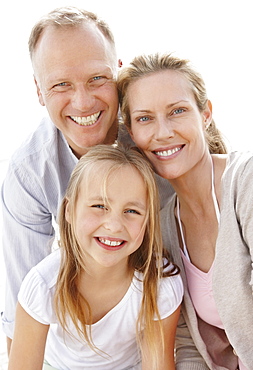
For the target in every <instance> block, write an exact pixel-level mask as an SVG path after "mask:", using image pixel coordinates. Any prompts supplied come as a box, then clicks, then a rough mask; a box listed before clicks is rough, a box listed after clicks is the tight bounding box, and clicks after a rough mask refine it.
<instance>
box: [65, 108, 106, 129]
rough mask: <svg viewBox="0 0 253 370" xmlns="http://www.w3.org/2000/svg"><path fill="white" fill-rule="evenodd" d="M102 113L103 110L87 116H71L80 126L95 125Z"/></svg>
mask: <svg viewBox="0 0 253 370" xmlns="http://www.w3.org/2000/svg"><path fill="white" fill-rule="evenodd" d="M100 114H101V111H99V112H97V113H94V114H92V115H91V116H87V117H81V116H70V118H71V119H72V121H74V122H75V123H77V124H78V125H80V126H92V125H94V123H96V122H97V120H98V118H99V116H100Z"/></svg>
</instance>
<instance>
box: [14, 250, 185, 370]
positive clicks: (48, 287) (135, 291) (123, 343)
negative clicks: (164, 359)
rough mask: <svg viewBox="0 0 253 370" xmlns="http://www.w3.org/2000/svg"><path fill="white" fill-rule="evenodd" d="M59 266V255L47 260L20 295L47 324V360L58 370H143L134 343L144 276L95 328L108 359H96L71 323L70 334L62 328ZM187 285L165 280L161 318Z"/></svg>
mask: <svg viewBox="0 0 253 370" xmlns="http://www.w3.org/2000/svg"><path fill="white" fill-rule="evenodd" d="M59 265H60V251H59V250H57V251H55V252H53V253H52V254H51V255H49V256H48V257H46V258H45V259H44V260H43V261H41V262H40V263H39V264H38V265H37V266H35V267H34V268H32V270H31V271H30V272H29V273H28V274H27V276H26V278H25V279H24V281H23V283H22V286H21V289H20V292H19V296H18V299H19V302H20V304H21V306H22V307H23V308H24V309H25V311H26V312H28V314H29V315H31V316H32V317H33V318H34V319H35V320H37V321H39V322H40V323H42V324H46V325H49V324H50V329H49V332H48V337H47V344H46V350H45V359H46V360H47V361H48V362H49V364H50V365H52V366H53V367H56V368H57V369H59V370H67V369H69V370H78V369H80V370H81V369H82V370H84V369H89V370H90V369H97V370H107V369H108V370H109V369H110V370H112V369H115V370H123V369H141V364H140V353H139V351H138V347H137V343H136V320H137V317H138V313H139V309H140V304H141V299H142V282H141V281H139V280H138V279H140V278H141V274H140V273H137V272H135V275H134V278H133V280H132V283H131V285H130V287H129V289H128V291H127V292H126V294H125V296H124V297H123V298H122V300H121V301H120V302H119V303H118V304H117V305H116V306H115V307H114V308H112V310H111V311H109V312H108V313H107V314H106V315H105V316H104V317H103V318H102V319H101V320H99V321H98V322H96V323H95V324H93V325H92V339H93V341H94V344H95V345H96V346H97V347H98V348H99V349H101V350H102V351H104V352H105V353H106V354H107V355H98V354H97V353H95V352H94V351H93V350H92V349H91V348H90V347H89V346H88V345H87V344H86V343H85V342H84V341H81V340H80V338H79V337H78V334H77V332H76V330H75V327H74V325H73V324H72V323H70V325H69V327H70V332H71V333H72V334H73V335H74V337H72V336H70V335H69V334H67V333H66V332H64V331H63V329H62V327H61V326H60V324H59V323H58V320H57V318H56V315H55V312H54V309H53V298H54V292H55V284H56V280H57V274H58V271H59ZM182 296H183V284H182V281H181V277H180V276H179V275H176V276H172V277H168V278H164V279H162V281H161V283H160V287H159V298H158V307H159V312H160V315H161V318H162V319H164V318H166V317H168V316H169V315H171V314H172V313H173V312H174V311H175V310H176V309H177V307H178V306H179V305H180V303H181V301H182Z"/></svg>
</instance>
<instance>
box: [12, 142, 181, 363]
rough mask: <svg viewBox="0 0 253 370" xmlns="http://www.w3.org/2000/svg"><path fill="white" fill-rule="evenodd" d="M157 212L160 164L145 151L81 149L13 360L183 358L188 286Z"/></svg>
mask: <svg viewBox="0 0 253 370" xmlns="http://www.w3.org/2000/svg"><path fill="white" fill-rule="evenodd" d="M158 214H159V202H158V194H157V189H156V184H155V180H154V177H153V174H152V169H151V168H150V166H149V164H148V163H147V161H146V160H145V159H144V158H143V157H142V156H141V155H140V154H139V153H138V152H137V151H134V150H133V149H123V148H119V147H111V146H106V145H101V146H96V147H94V148H93V149H90V150H89V152H88V153H87V154H86V155H85V156H83V157H82V158H81V159H80V161H79V163H78V164H77V166H76V168H75V170H74V172H73V174H72V176H71V179H70V182H69V186H68V189H67V192H66V196H65V198H64V199H63V203H62V208H61V212H60V215H59V227H60V248H59V249H58V250H56V251H55V252H53V253H52V254H51V255H50V256H48V257H47V258H46V259H44V260H43V261H42V262H41V263H39V264H38V265H37V266H36V267H35V268H33V269H32V270H31V271H30V272H29V274H28V275H27V276H26V278H25V280H24V282H23V284H22V287H21V290H20V293H19V303H18V307H17V314H16V325H15V334H14V339H13V343H12V348H11V353H10V362H9V369H10V370H12V369H15V370H19V369H21V370H24V369H26V370H29V369H31V370H36V369H42V366H43V359H44V357H45V360H46V363H47V364H48V365H44V369H47V368H48V369H52V368H55V369H64V370H65V369H71V370H76V369H89V370H90V369H100V370H106V369H117V370H120V369H145V370H146V369H157V370H158V369H159V370H162V369H168V370H172V369H174V368H175V367H174V336H175V330H176V326H177V320H178V316H179V306H180V303H181V299H182V294H183V289H182V282H181V279H180V276H179V275H178V272H179V270H178V268H177V267H176V266H175V265H173V264H171V263H170V261H169V257H168V254H167V253H166V252H165V251H164V250H163V248H162V240H161V235H160V231H159V230H160V229H159V220H158ZM139 349H140V350H139ZM49 364H50V365H49Z"/></svg>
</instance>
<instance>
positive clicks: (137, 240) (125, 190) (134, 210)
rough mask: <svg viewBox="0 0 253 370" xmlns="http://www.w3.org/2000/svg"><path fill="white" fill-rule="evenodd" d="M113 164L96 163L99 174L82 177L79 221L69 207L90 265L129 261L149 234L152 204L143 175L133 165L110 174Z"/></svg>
mask: <svg viewBox="0 0 253 370" xmlns="http://www.w3.org/2000/svg"><path fill="white" fill-rule="evenodd" d="M109 165H110V164H108V166H107V165H106V164H105V163H103V166H102V165H99V163H96V171H95V174H94V172H92V173H89V175H88V176H86V177H84V178H83V179H82V182H81V185H80V192H79V195H78V199H77V204H76V210H75V221H71V219H70V216H69V207H68V206H67V209H66V219H67V221H68V222H69V223H71V222H74V224H75V225H74V227H75V230H76V238H77V240H78V242H79V244H80V246H81V249H82V251H83V253H84V256H85V261H86V263H87V260H90V259H92V261H89V266H94V262H96V263H98V264H99V265H103V266H104V267H109V266H112V265H116V264H118V263H122V262H123V263H124V264H126V263H127V260H128V256H129V255H130V254H132V253H133V252H135V251H136V250H137V249H138V248H139V247H140V245H141V244H142V240H143V237H144V233H145V226H146V219H147V217H146V216H147V209H148V205H147V194H146V185H145V183H144V180H143V178H142V176H141V175H140V173H139V172H138V171H137V170H136V169H135V168H134V167H133V166H131V165H124V166H122V167H120V168H117V169H114V170H112V171H111V172H110V173H109V174H108V167H109ZM105 177H106V182H105ZM133 183H134V186H132V184H133ZM108 184H110V186H108ZM129 189H131V191H129Z"/></svg>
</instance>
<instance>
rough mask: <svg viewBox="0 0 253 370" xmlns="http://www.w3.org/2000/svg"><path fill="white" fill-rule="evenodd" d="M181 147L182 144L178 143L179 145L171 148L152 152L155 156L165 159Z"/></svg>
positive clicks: (182, 146)
mask: <svg viewBox="0 0 253 370" xmlns="http://www.w3.org/2000/svg"><path fill="white" fill-rule="evenodd" d="M183 148H184V145H179V146H175V147H174V148H171V149H158V150H153V152H152V153H154V154H155V155H156V156H157V157H160V158H166V159H167V158H168V157H172V156H173V155H175V154H176V153H178V152H180V151H181V150H182V149H183Z"/></svg>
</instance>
